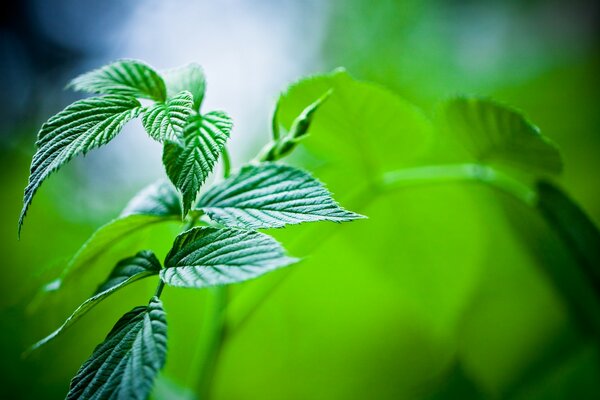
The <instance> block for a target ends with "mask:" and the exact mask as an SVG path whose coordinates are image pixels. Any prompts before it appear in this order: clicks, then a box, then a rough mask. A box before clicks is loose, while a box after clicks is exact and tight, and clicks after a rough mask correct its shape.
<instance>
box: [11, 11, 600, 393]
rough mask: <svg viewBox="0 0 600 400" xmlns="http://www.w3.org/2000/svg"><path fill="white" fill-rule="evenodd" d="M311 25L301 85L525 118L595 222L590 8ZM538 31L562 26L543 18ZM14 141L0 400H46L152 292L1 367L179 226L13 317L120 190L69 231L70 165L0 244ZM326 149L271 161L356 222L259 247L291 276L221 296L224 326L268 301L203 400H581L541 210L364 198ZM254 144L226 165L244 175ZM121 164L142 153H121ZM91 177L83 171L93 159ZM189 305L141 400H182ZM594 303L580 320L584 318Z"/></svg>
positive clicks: (390, 163) (383, 151)
mask: <svg viewBox="0 0 600 400" xmlns="http://www.w3.org/2000/svg"><path fill="white" fill-rule="evenodd" d="M327 10H328V11H327V15H326V23H325V33H324V35H323V40H322V42H321V43H319V48H320V51H319V57H318V60H314V62H313V64H311V65H307V66H306V68H305V69H306V72H307V73H308V72H314V71H322V72H327V71H330V70H332V69H333V68H335V67H338V66H344V67H346V69H347V70H348V71H349V72H350V73H351V74H352V75H353V76H354V77H356V78H358V79H360V80H367V81H372V82H376V83H378V84H381V85H384V86H386V87H388V88H390V89H391V90H392V91H394V92H395V93H397V94H399V95H400V96H402V97H403V98H404V99H406V101H408V102H410V103H413V104H415V105H416V106H418V107H420V108H421V109H422V110H423V112H424V114H425V115H428V116H431V115H432V114H433V113H434V110H435V107H436V104H437V103H438V101H439V100H441V99H444V98H447V97H449V96H452V95H456V94H477V95H483V96H490V97H492V98H494V99H497V100H499V101H502V102H505V103H507V104H511V105H513V106H515V107H517V108H518V109H521V110H524V111H525V113H526V115H527V116H528V118H529V119H530V120H531V121H533V122H534V123H535V124H536V125H538V126H539V127H540V129H541V131H542V132H543V133H544V134H545V135H547V136H548V137H550V138H551V139H553V140H554V141H555V142H556V143H557V144H558V145H559V147H560V148H561V151H562V154H563V158H564V163H565V171H564V173H563V174H562V175H561V176H560V177H559V178H558V179H557V182H558V183H559V185H560V186H561V187H563V188H564V189H565V190H566V191H567V192H568V193H570V195H571V197H572V198H573V199H574V200H575V201H577V203H578V204H580V205H581V206H582V208H583V209H584V210H585V211H586V212H587V213H588V215H589V216H590V217H591V219H592V220H593V221H595V222H596V223H598V222H600V201H599V200H600V185H598V179H597V171H598V170H600V157H598V154H599V151H600V135H599V134H598V128H599V126H600V113H598V104H599V100H600V82H599V81H598V71H599V70H600V69H599V67H600V58H599V55H600V53H599V52H598V44H599V43H598V41H597V39H595V35H594V33H597V30H598V28H597V25H594V24H593V23H590V22H589V21H588V19H590V18H591V19H592V20H593V18H594V16H596V17H597V11H596V10H597V7H594V6H593V3H592V2H590V3H589V4H588V3H585V2H582V3H575V4H574V5H573V6H572V7H571V6H569V5H566V4H561V3H560V2H544V1H530V2H518V1H490V0H488V1H483V2H465V1H450V2H447V1H433V0H431V1H402V2H401V1H393V0H382V1H377V2H373V1H367V0H346V1H341V0H332V1H330V2H329V3H328V9H327ZM544 13H546V14H548V15H546V14H544ZM540 15H541V16H542V17H543V18H542V17H540ZM274 17H276V16H274ZM559 17H560V18H559ZM557 18H558V19H559V20H560V21H561V22H563V23H564V24H566V28H565V27H564V26H563V25H560V24H559V23H558V22H557V23H556V24H553V23H552V21H556V19H557ZM585 18H587V19H585ZM578 19H581V22H580V23H579V22H578ZM584 19H585V21H584ZM595 21H596V22H597V19H596V20H595ZM584 22H585V23H587V25H585V24H584ZM583 25H585V26H588V28H589V26H591V27H592V28H591V31H586V30H585V29H584V28H581V26H583ZM578 27H579V28H581V29H580V30H577V28H578ZM559 28H561V29H559ZM490 30H492V31H493V30H496V31H494V32H496V33H495V34H489V32H490ZM297 34H298V35H299V36H301V35H302V32H298V33H297ZM213 40H216V41H218V37H217V36H216V37H215V38H214V39H213ZM190 43H192V42H190ZM197 61H199V62H202V60H197ZM249 79H250V78H249ZM209 84H210V77H209ZM281 89H284V88H281ZM49 96H51V95H49ZM357 104H359V103H357ZM63 105H64V104H60V105H56V107H55V109H58V108H60V106H63ZM362 111H365V112H372V113H375V114H376V112H377V110H363V109H362V108H361V107H360V106H357V107H356V109H352V110H351V111H349V112H355V113H360V112H362ZM261 120H265V121H266V118H263V117H261ZM136 123H137V122H136ZM407 124H408V125H407V129H406V130H404V131H402V132H400V133H398V132H396V131H392V132H389V131H385V126H383V127H382V128H381V129H382V132H381V135H372V136H370V137H368V138H364V140H365V141H366V144H365V146H372V148H376V149H377V150H376V151H375V153H376V154H378V155H379V156H380V157H382V158H381V160H380V163H381V165H382V166H383V167H382V168H383V169H384V170H390V169H395V168H398V167H400V166H403V165H410V162H411V156H410V155H411V153H412V152H413V151H415V149H416V148H418V147H419V145H418V141H419V140H418V138H420V137H421V136H420V135H421V133H417V132H419V130H420V127H419V126H417V124H414V123H413V122H410V121H408V122H407ZM17 126H18V131H15V132H13V134H14V136H15V137H16V138H17V139H14V140H11V144H10V145H8V144H6V145H3V146H2V147H1V148H0V163H1V166H0V185H1V189H0V196H1V197H0V204H2V209H1V210H0V213H1V214H2V221H3V223H2V224H1V225H0V238H1V242H2V244H1V249H2V257H3V265H4V268H3V277H2V279H0V292H1V293H2V296H1V297H0V313H1V316H0V318H1V319H0V321H1V324H2V326H1V332H0V337H1V339H2V340H1V341H0V352H1V354H2V358H1V361H0V363H1V364H0V368H1V371H0V373H1V378H0V379H2V384H1V385H0V397H1V398H6V399H20V398H23V399H54V398H61V397H63V396H64V395H65V393H66V391H67V388H68V381H69V379H70V377H71V376H73V374H74V373H75V372H76V370H77V369H78V367H79V365H81V363H82V362H83V361H84V360H85V359H86V358H87V356H88V355H89V354H90V352H91V351H92V349H93V347H94V345H95V344H97V343H98V342H99V341H101V340H102V338H103V337H104V336H105V334H106V333H107V332H108V330H109V329H110V327H111V326H112V324H113V323H114V321H116V319H117V318H118V317H119V316H120V315H122V314H123V313H124V312H126V311H128V310H129V309H131V308H132V307H133V306H135V305H139V304H144V303H145V302H146V301H147V298H148V296H149V294H150V293H152V292H153V290H154V287H155V285H156V282H155V281H153V280H145V281H143V282H138V283H135V284H134V285H132V286H131V287H128V288H126V289H125V290H123V291H122V292H120V293H117V294H116V295H115V296H113V298H111V299H109V300H107V301H105V302H104V303H102V304H101V305H99V306H98V307H97V308H95V309H94V310H93V311H92V312H91V313H89V314H88V315H87V316H85V317H84V318H83V319H82V320H81V321H80V322H79V323H78V324H77V325H76V326H74V327H73V328H72V329H70V330H69V331H68V332H67V333H65V334H64V335H63V336H62V337H60V338H59V339H57V340H56V341H54V342H53V343H52V344H50V345H48V346H47V347H46V348H44V349H41V350H40V351H38V352H36V353H35V354H33V355H31V356H30V357H29V358H27V359H22V358H21V352H22V351H23V350H24V349H25V348H26V347H27V346H28V345H29V344H30V343H32V342H34V341H36V340H37V339H39V338H40V337H43V336H44V335H46V334H47V333H48V332H50V331H52V330H53V329H54V328H55V327H56V326H58V325H59V324H60V323H61V322H62V320H64V318H65V317H66V316H67V315H68V314H69V313H70V311H71V310H72V309H73V308H74V307H75V306H76V305H77V304H79V303H80V302H81V301H82V300H83V299H84V298H85V297H86V296H87V295H89V293H90V290H93V288H94V286H95V284H96V283H97V282H98V281H99V280H101V279H102V278H104V276H105V275H107V273H108V271H109V270H110V268H111V267H112V266H113V263H114V261H115V258H116V257H118V254H120V252H121V251H123V250H124V251H129V250H131V251H130V253H131V254H133V253H135V252H136V251H137V250H140V248H138V246H140V245H142V244H143V245H144V246H145V247H149V248H152V249H153V250H154V251H155V252H156V253H157V254H158V255H159V258H162V257H164V255H165V254H166V251H167V250H168V247H169V245H170V244H171V241H172V238H173V237H174V235H175V234H176V232H177V230H178V227H177V226H176V224H173V225H172V226H163V227H160V228H157V229H151V230H148V231H147V232H144V234H142V235H140V236H139V237H136V238H132V239H131V240H128V241H124V242H123V243H120V244H119V249H117V251H115V252H113V253H107V254H105V255H103V257H102V260H100V261H99V262H98V265H97V266H96V267H95V268H94V269H93V270H92V271H91V273H90V274H89V276H87V277H86V278H85V279H84V280H82V281H81V283H80V284H78V285H75V286H72V287H70V288H68V290H65V291H64V292H61V294H59V295H55V296H50V297H47V298H45V299H44V300H43V301H38V302H37V303H36V302H33V303H32V299H33V298H34V297H35V293H36V292H37V290H38V289H39V287H40V286H42V285H43V284H44V283H45V282H47V281H49V280H51V279H52V278H54V277H55V276H56V275H57V273H58V271H60V270H61V268H62V267H63V266H64V264H65V262H66V260H68V258H69V257H70V256H71V255H72V254H73V253H74V252H75V251H76V250H77V248H78V247H79V246H80V245H81V244H82V243H83V242H84V241H85V239H86V238H87V237H89V235H90V234H91V233H92V232H93V231H94V230H95V229H96V228H97V227H98V226H100V225H101V224H103V223H105V222H106V221H108V220H109V219H110V218H113V217H115V216H116V215H117V214H118V212H119V211H120V209H121V208H122V207H123V205H124V204H125V203H126V201H127V199H128V198H129V197H130V196H131V195H132V194H134V193H135V192H136V191H137V190H138V189H139V188H140V187H141V186H138V187H130V188H128V189H126V190H125V189H123V190H120V191H119V192H118V193H112V194H111V197H110V198H109V199H106V200H105V201H107V202H109V204H110V206H108V207H107V206H105V207H103V208H102V210H104V211H103V212H102V213H96V214H94V215H88V214H86V213H85V209H86V204H85V203H84V202H83V201H82V197H81V195H80V192H81V191H82V190H85V188H86V183H85V182H82V179H84V178H82V176H83V175H82V174H80V172H79V171H80V169H81V168H84V165H85V163H86V160H85V159H84V160H78V161H77V162H75V163H73V164H72V165H69V166H67V167H65V168H64V169H63V170H62V171H61V173H60V174H57V175H56V176H54V177H52V178H51V179H50V180H49V181H48V182H47V183H46V184H45V185H44V187H43V188H42V189H41V190H40V192H39V194H38V195H37V196H38V197H37V198H36V200H35V202H34V204H33V206H32V208H31V210H30V212H29V215H28V220H27V221H26V224H25V227H24V234H23V238H22V239H21V240H20V241H17V239H16V221H17V217H18V213H19V211H20V206H21V196H22V189H23V187H24V184H25V182H26V179H27V172H28V165H29V162H30V157H31V155H32V151H33V150H32V143H33V141H34V133H35V131H36V129H37V121H35V119H22V120H21V121H20V123H19V124H18V125H17ZM349 129H351V127H350V128H349ZM267 133H268V130H267V126H266V125H265V128H264V130H263V131H261V132H257V135H256V137H258V138H260V140H266V138H267ZM235 134H236V131H235V130H234V135H235ZM340 134H342V133H341V132H335V131H328V130H326V129H321V130H319V131H318V132H313V135H312V136H311V137H310V138H308V139H307V143H306V144H307V146H306V147H305V148H303V149H300V150H299V151H298V152H297V154H295V155H294V157H292V158H291V159H290V162H291V163H294V164H295V165H303V166H306V167H307V168H310V169H312V170H314V171H315V174H316V175H317V176H318V177H319V178H320V179H321V180H323V181H324V182H326V183H327V185H328V187H329V188H330V189H331V190H332V191H333V192H334V193H335V194H336V198H337V199H338V200H339V201H340V202H341V203H342V205H344V206H346V207H347V208H349V209H351V210H353V211H356V212H359V213H362V214H365V215H367V216H368V217H369V219H368V220H361V221H357V222H353V223H351V224H345V225H336V224H328V223H320V224H316V225H301V226H294V227H291V228H289V229H286V230H285V231H276V232H274V234H275V236H276V237H277V238H278V239H279V240H281V241H282V243H283V244H284V245H285V246H286V247H287V248H288V249H289V251H290V253H292V254H293V255H295V256H302V257H305V260H304V261H303V262H302V263H301V264H298V265H296V266H294V267H291V269H290V270H283V271H277V272H274V273H272V274H270V275H269V276H265V277H264V278H261V279H259V280H256V281H252V282H247V283H244V284H240V285H236V286H235V287H234V288H232V297H233V298H234V301H235V303H234V305H235V307H237V308H233V311H232V312H233V313H235V312H236V310H239V309H240V308H243V306H244V303H245V302H246V301H248V302H249V301H250V300H251V299H250V297H252V296H253V295H254V293H257V292H258V293H261V291H264V292H267V291H268V292H269V293H270V295H269V297H268V299H267V300H266V301H265V302H264V303H261V304H260V306H259V307H258V308H257V309H256V310H255V312H254V313H253V314H252V316H251V318H249V319H248V320H246V321H244V322H243V323H242V324H240V325H239V329H237V330H236V331H235V332H231V333H230V336H229V337H228V340H227V342H226V343H225V345H224V348H223V352H222V354H221V356H222V357H221V359H220V361H219V364H218V368H217V370H216V376H215V384H214V398H215V399H298V400H299V399H479V398H482V399H488V398H491V399H496V398H510V399H575V398H576V399H596V398H600V353H599V350H600V349H599V347H598V338H597V337H593V336H591V335H590V334H588V333H586V332H587V330H586V328H585V326H584V325H583V324H582V323H581V319H580V318H579V317H578V316H577V315H576V313H575V312H574V311H573V310H572V309H571V308H570V307H569V306H568V304H567V303H566V301H565V299H564V297H563V295H562V292H561V291H560V290H559V289H558V287H557V285H556V282H555V281H554V280H553V279H551V278H550V276H549V273H548V271H550V270H557V269H558V270H560V269H574V268H577V264H576V263H575V261H574V260H573V259H572V257H571V256H570V255H569V253H568V251H567V249H566V248H565V247H564V245H563V244H562V243H561V242H560V240H559V239H558V238H557V237H556V236H555V234H554V233H553V232H552V231H551V230H550V229H549V228H548V226H547V225H546V223H545V222H544V221H543V220H542V219H541V218H540V216H539V215H537V214H536V213H534V212H532V211H531V210H529V209H526V208H525V207H524V206H522V205H520V204H516V203H515V202H514V201H513V200H512V199H509V198H507V197H505V196H504V195H502V194H499V193H497V192H495V191H493V190H491V189H490V188H487V187H483V186H479V185H475V184H459V183H449V184H440V185H435V186H433V185H432V186H427V185H424V186H419V187H414V188H405V189H403V190H399V191H395V192H393V193H378V192H377V193H376V192H370V193H368V195H364V191H362V190H361V189H363V188H364V187H365V186H366V184H365V180H366V178H365V176H363V175H361V172H360V168H359V167H357V166H356V164H355V159H356V154H354V153H353V152H356V151H357V149H354V150H353V149H347V148H344V147H343V146H342V147H339V146H337V145H336V146H334V144H335V143H336V141H339V140H340V136H339V135H340ZM416 135H419V136H418V138H416V137H417V136H416ZM140 138H141V136H140ZM140 140H142V139H140ZM111 145H112V144H111ZM111 145H109V146H107V149H106V153H105V154H108V153H110V146H111ZM328 146H329V147H330V149H328V151H327V152H325V151H318V149H321V150H322V149H327V147H328ZM258 147H259V146H258V145H257V146H255V147H254V148H248V149H236V152H237V154H245V156H246V159H250V158H251V157H252V156H253V154H254V153H255V151H256V148H258ZM315 149H317V150H315ZM454 150H455V149H452V148H450V147H449V148H448V149H447V152H448V153H451V152H452V151H454ZM127 156H128V157H132V158H136V157H138V158H144V156H145V154H144V151H142V150H136V149H132V150H131V151H130V153H129V154H128V155H127ZM106 162H110V159H108V160H106ZM156 162H158V159H157V160H156ZM95 168H99V171H100V174H101V173H102V172H101V171H102V166H101V164H100V163H97V164H95ZM357 171H358V172H357ZM363 173H364V171H363ZM157 177H159V176H157ZM103 179H107V180H110V179H111V176H103ZM361 193H362V194H361ZM84 198H85V197H84ZM100 201H102V200H100ZM69 210H75V212H73V213H69ZM599 251H600V249H599ZM205 295H206V293H205V292H203V291H194V290H184V289H179V290H178V289H174V288H173V289H169V288H167V289H166V290H165V293H164V295H163V300H164V304H165V308H166V310H167V313H168V321H169V358H168V362H167V366H166V368H165V370H164V374H163V375H164V376H163V377H161V380H160V383H159V387H158V388H157V390H156V393H155V396H156V398H188V397H187V396H191V394H190V393H188V391H187V390H186V388H193V385H194V382H195V381H196V377H195V374H194V372H195V370H194V365H195V364H197V360H196V359H195V354H196V352H197V342H198V335H199V332H200V328H201V324H202V323H203V312H204V303H205V300H206V299H205ZM596 300H597V299H594V298H592V299H591V303H590V308H591V309H592V312H593V313H594V314H596V315H598V313H599V312H600V310H598V307H597V303H595V302H594V301H596ZM190 398H193V397H190Z"/></svg>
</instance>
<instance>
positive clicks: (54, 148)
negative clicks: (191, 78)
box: [19, 95, 141, 231]
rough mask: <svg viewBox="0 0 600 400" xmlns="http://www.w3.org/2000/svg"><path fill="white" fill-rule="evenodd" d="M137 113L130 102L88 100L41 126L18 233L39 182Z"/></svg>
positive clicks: (122, 99)
mask: <svg viewBox="0 0 600 400" xmlns="http://www.w3.org/2000/svg"><path fill="white" fill-rule="evenodd" d="M140 110H141V106H140V103H139V102H138V101H137V100H136V99H134V98H130V97H124V96H116V95H109V96H104V97H92V98H89V99H84V100H79V101H76V102H75V103H73V104H71V105H70V106H68V107H67V108H65V109H64V110H63V111H61V112H59V113H58V114H56V115H55V116H53V117H52V118H50V119H49V120H48V122H46V123H45V124H44V125H42V128H41V130H40V132H39V135H38V141H37V142H36V144H37V146H38V150H37V151H36V153H35V154H34V156H33V161H32V162H31V172H30V175H29V183H28V185H27V187H26V188H25V195H24V198H23V210H22V211H21V216H20V217H19V231H20V230H21V226H22V224H23V219H24V218H25V214H26V213H27V209H28V208H29V205H30V204H31V201H32V199H33V196H34V194H35V192H36V191H37V189H38V188H39V187H40V185H41V184H42V182H43V181H44V180H45V179H46V178H47V177H48V176H49V175H50V174H51V173H52V172H54V171H56V170H57V169H58V168H60V167H61V166H62V165H63V164H65V163H67V162H68V161H70V160H71V159H72V158H73V157H75V156H76V155H78V154H80V153H83V154H85V153H87V152H88V151H90V150H92V149H94V148H96V147H100V146H102V145H104V144H106V143H108V142H109V141H110V140H111V139H112V138H114V137H115V136H116V135H117V134H118V133H119V131H120V130H121V128H122V127H123V125H125V123H126V122H127V121H129V120H130V119H132V118H135V117H136V116H137V115H138V114H139V113H140Z"/></svg>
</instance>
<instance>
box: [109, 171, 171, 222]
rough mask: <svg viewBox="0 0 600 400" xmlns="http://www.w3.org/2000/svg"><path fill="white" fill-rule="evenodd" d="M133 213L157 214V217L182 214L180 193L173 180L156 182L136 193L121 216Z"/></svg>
mask: <svg viewBox="0 0 600 400" xmlns="http://www.w3.org/2000/svg"><path fill="white" fill-rule="evenodd" d="M132 214H144V215H155V216H157V217H178V216H181V201H180V200H179V194H178V193H177V190H175V188H174V187H173V185H172V184H171V182H169V181H166V180H160V181H157V182H154V183H152V184H150V185H148V186H146V187H145V188H144V189H142V190H141V191H140V192H139V193H138V194H136V195H135V196H134V197H133V198H132V199H131V200H129V203H127V205H126V206H125V208H124V209H123V211H122V212H121V215H120V216H121V217H125V216H127V215H132Z"/></svg>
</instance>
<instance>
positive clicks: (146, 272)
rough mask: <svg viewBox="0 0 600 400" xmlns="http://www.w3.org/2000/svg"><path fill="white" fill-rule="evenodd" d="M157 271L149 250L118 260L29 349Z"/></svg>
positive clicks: (158, 267)
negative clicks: (61, 320)
mask: <svg viewBox="0 0 600 400" xmlns="http://www.w3.org/2000/svg"><path fill="white" fill-rule="evenodd" d="M159 271H160V261H158V259H157V258H156V256H155V255H154V253H152V252H151V251H149V250H145V251H140V252H139V253H137V254H136V255H135V256H133V257H129V258H126V259H124V260H121V261H119V263H118V264H117V265H116V266H115V268H114V269H113V270H112V272H111V274H110V275H109V276H108V278H107V279H106V281H104V282H103V283H102V284H101V285H100V286H99V287H98V289H97V290H96V293H94V295H93V296H92V297H90V298H89V299H87V300H86V301H85V302H83V303H82V304H81V305H80V306H79V307H77V309H76V310H75V311H74V312H73V314H71V316H70V317H69V318H67V320H66V321H65V322H64V323H63V324H62V325H61V326H60V327H59V328H58V329H57V330H55V331H54V332H52V333H51V334H50V335H48V336H46V337H45V338H44V339H42V340H40V341H39V342H37V343H36V344H34V345H33V346H31V349H30V350H35V349H37V348H39V347H41V346H43V345H45V344H46V343H48V342H49V341H51V340H52V339H54V338H55V337H57V336H58V335H59V334H61V333H62V332H64V331H65V330H66V329H67V328H69V327H70V326H71V325H73V324H74V323H75V322H76V321H77V320H78V319H79V318H81V317H82V316H83V315H85V314H86V313H87V312H88V311H90V310H91V309H92V308H93V307H94V306H95V305H96V304H98V303H100V302H101V301H102V300H104V299H105V298H107V297H108V296H110V295H111V294H112V293H113V292H115V291H117V290H119V289H121V288H122V287H125V286H127V285H129V284H130V283H132V282H135V281H137V280H140V279H142V278H146V277H148V276H152V275H157V274H158V273H159Z"/></svg>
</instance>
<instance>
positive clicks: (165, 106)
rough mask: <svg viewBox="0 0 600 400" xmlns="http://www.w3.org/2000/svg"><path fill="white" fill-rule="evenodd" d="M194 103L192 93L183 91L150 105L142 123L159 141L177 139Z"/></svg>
mask: <svg viewBox="0 0 600 400" xmlns="http://www.w3.org/2000/svg"><path fill="white" fill-rule="evenodd" d="M193 104H194V101H193V98H192V94H191V93H190V92H188V91H187V90H186V91H182V92H180V93H178V94H176V95H175V96H174V97H171V98H170V99H168V100H167V102H166V103H156V104H154V105H153V106H151V107H149V108H148V109H147V110H146V111H145V112H144V116H143V117H142V124H143V125H144V129H145V130H146V132H148V134H149V135H150V136H151V137H152V138H153V139H155V140H157V141H158V142H161V143H162V142H163V141H165V140H172V141H177V140H179V138H180V137H181V135H182V134H183V128H184V127H185V125H186V122H187V120H188V118H189V117H190V116H191V115H192V112H193V109H192V106H193Z"/></svg>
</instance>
